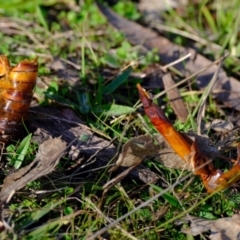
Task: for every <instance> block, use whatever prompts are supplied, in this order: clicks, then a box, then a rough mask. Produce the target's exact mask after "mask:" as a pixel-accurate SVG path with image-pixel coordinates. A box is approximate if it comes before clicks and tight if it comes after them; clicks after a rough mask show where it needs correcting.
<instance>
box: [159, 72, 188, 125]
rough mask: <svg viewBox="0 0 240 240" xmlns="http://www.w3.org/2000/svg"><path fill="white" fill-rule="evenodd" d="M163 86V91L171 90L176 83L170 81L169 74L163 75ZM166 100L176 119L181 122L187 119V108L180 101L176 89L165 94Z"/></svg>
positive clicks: (180, 98)
mask: <svg viewBox="0 0 240 240" xmlns="http://www.w3.org/2000/svg"><path fill="white" fill-rule="evenodd" d="M162 79H163V84H164V88H165V90H167V89H169V88H171V87H172V86H174V85H175V84H176V83H175V82H174V81H173V80H172V77H171V75H170V74H169V73H167V74H165V75H164V76H163V77H162ZM167 96H168V99H169V101H170V104H171V107H172V109H173V111H174V112H175V114H176V115H177V117H178V119H179V120H180V121H181V122H185V121H186V120H187V117H188V111H187V108H186V106H185V104H184V102H183V100H182V97H181V95H180V93H179V91H178V88H177V87H175V88H173V89H171V90H170V91H168V92H167Z"/></svg>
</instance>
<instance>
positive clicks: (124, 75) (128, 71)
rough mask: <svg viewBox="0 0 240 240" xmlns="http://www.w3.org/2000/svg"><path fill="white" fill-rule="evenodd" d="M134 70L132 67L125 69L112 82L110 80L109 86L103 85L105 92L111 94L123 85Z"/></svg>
mask: <svg viewBox="0 0 240 240" xmlns="http://www.w3.org/2000/svg"><path fill="white" fill-rule="evenodd" d="M131 72H132V68H131V67H129V68H127V69H126V70H125V71H123V72H122V73H121V74H120V75H118V76H117V77H116V78H115V79H114V80H113V81H112V82H110V83H109V84H108V85H107V86H105V87H103V93H104V94H111V93H112V92H114V91H115V90H116V89H117V88H118V87H119V86H120V85H122V84H123V83H124V82H125V81H126V80H127V79H128V77H129V76H130V74H131Z"/></svg>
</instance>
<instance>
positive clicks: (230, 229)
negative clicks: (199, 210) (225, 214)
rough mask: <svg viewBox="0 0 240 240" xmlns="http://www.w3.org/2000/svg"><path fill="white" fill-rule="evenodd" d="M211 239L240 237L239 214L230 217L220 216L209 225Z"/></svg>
mask: <svg viewBox="0 0 240 240" xmlns="http://www.w3.org/2000/svg"><path fill="white" fill-rule="evenodd" d="M209 238H210V239H211V240H229V239H232V240H233V239H236V240H237V239H240V215H239V214H235V215H233V216H232V217H231V218H220V219H218V220H216V221H215V222H214V223H213V224H212V226H211V235H210V236H209Z"/></svg>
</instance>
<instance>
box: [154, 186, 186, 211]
mask: <svg viewBox="0 0 240 240" xmlns="http://www.w3.org/2000/svg"><path fill="white" fill-rule="evenodd" d="M150 185H151V187H152V188H153V189H155V190H156V191H158V192H161V191H163V189H162V188H160V187H158V186H156V185H154V184H150ZM162 197H163V198H164V199H165V200H166V201H168V202H169V203H170V204H171V205H172V206H174V207H178V208H181V205H180V203H179V201H178V200H177V199H176V198H175V197H173V196H172V195H171V194H170V193H164V194H163V195H162Z"/></svg>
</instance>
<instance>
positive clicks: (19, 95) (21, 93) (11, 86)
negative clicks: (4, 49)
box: [0, 55, 38, 143]
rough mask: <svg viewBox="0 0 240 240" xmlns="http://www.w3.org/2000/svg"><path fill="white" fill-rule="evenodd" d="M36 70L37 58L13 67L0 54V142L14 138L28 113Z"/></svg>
mask: <svg viewBox="0 0 240 240" xmlns="http://www.w3.org/2000/svg"><path fill="white" fill-rule="evenodd" d="M37 72H38V62H37V58H36V59H33V60H23V61H21V62H20V63H18V64H17V65H16V66H15V67H13V66H11V65H10V62H9V60H8V58H7V57H6V56H4V55H0V142H3V143H7V142H9V141H10V140H11V139H16V138H17V137H18V136H19V134H20V133H21V131H22V122H23V119H24V118H25V117H26V115H27V113H28V109H29V106H30V103H31V100H32V95H33V88H34V87H35V84H36V78H37Z"/></svg>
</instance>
